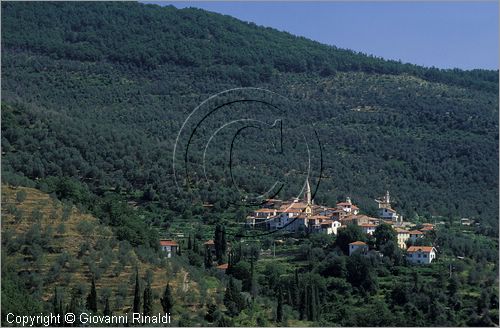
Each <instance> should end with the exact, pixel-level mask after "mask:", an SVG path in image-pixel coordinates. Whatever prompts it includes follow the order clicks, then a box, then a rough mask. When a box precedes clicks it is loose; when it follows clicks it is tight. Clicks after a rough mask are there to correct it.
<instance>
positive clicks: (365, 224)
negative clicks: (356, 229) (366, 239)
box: [359, 223, 376, 228]
mask: <svg viewBox="0 0 500 328" xmlns="http://www.w3.org/2000/svg"><path fill="white" fill-rule="evenodd" d="M359 226H360V227H363V228H375V227H376V225H375V224H371V223H364V224H360V225H359Z"/></svg>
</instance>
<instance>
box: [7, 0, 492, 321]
mask: <svg viewBox="0 0 500 328" xmlns="http://www.w3.org/2000/svg"><path fill="white" fill-rule="evenodd" d="M2 50H3V51H2V108H1V110H2V114H1V115H2V183H4V184H11V185H22V186H28V187H36V188H38V189H39V190H41V191H43V192H45V193H48V194H51V195H52V197H54V198H57V199H59V200H61V201H63V202H71V203H73V204H75V205H77V206H79V207H80V208H81V209H82V210H83V211H88V212H89V213H91V214H92V215H94V216H95V217H96V218H98V219H99V221H100V223H101V224H103V225H106V226H109V227H111V229H112V231H113V233H114V235H115V238H116V239H117V240H118V241H119V242H123V243H125V242H126V243H127V245H130V246H131V247H134V248H135V249H140V251H141V252H143V253H144V252H146V253H147V254H148V256H144V258H149V260H151V258H154V256H155V255H154V254H157V252H158V249H157V247H158V246H157V245H158V238H159V237H172V236H174V233H184V234H185V235H188V234H193V235H195V234H196V235H197V236H196V240H197V241H198V242H199V243H201V242H202V241H203V240H206V239H209V238H213V235H214V229H215V224H216V223H218V224H226V225H227V226H228V232H230V231H232V230H234V229H238V228H239V226H234V225H232V224H233V223H234V222H235V221H239V220H242V219H243V218H244V217H245V216H246V214H247V212H248V210H249V209H248V208H247V207H244V206H238V205H237V204H238V201H239V198H238V197H239V196H238V194H236V193H234V190H233V188H232V187H231V184H230V181H229V179H228V178H227V175H226V174H227V172H225V171H224V169H222V168H216V169H215V170H212V171H211V172H210V173H209V180H210V181H211V182H216V181H217V182H219V181H221V183H218V184H217V185H216V187H214V185H213V184H212V185H211V184H204V183H200V184H196V186H195V188H194V190H190V191H187V190H181V191H179V190H178V189H177V188H176V185H175V183H174V178H173V171H172V153H173V147H174V143H175V140H176V137H177V133H178V132H179V130H180V128H181V126H182V124H183V122H184V120H185V119H186V117H187V116H188V115H189V113H190V112H191V111H192V110H193V109H194V108H195V107H196V106H197V105H199V104H200V103H201V102H202V101H203V100H205V99H206V98H207V97H209V96H210V95H213V94H216V93H218V92H220V91H223V90H226V89H230V88H235V87H260V88H265V89H267V90H271V91H273V92H276V93H278V94H280V95H283V96H284V97H286V98H287V99H288V100H289V101H288V103H287V106H289V107H287V111H288V112H287V115H288V116H289V117H292V118H293V121H294V124H295V125H300V124H301V123H302V122H308V123H310V124H311V126H314V129H315V131H316V132H317V135H318V137H319V140H320V141H321V144H322V150H323V151H322V160H323V179H322V181H321V185H320V188H319V189H318V192H317V194H316V197H315V201H316V202H317V203H320V204H325V205H329V206H333V205H335V203H336V202H337V201H339V200H341V199H345V197H346V196H350V197H351V198H352V199H353V200H354V201H355V202H356V203H357V204H358V205H360V207H361V208H362V209H363V210H364V211H365V213H366V214H373V213H374V211H375V205H376V204H375V202H374V201H373V199H374V198H376V197H378V196H380V195H382V194H383V193H384V192H385V190H387V189H390V190H391V194H392V195H394V198H395V208H396V209H397V210H398V212H400V213H402V214H403V216H404V217H405V218H407V219H409V220H412V221H415V222H424V221H427V222H429V221H430V222H434V221H436V220H444V221H446V222H447V227H446V228H445V229H443V230H442V232H440V233H442V235H440V238H439V243H442V245H441V246H442V249H443V251H444V253H445V254H446V256H449V257H450V258H452V257H456V256H466V257H467V258H468V260H467V262H466V263H465V264H460V265H459V266H461V269H460V270H458V271H459V272H458V273H457V274H455V275H450V276H447V274H448V271H447V263H445V262H443V263H441V264H440V265H439V267H437V268H434V269H433V270H432V269H418V270H417V269H412V268H409V267H407V266H405V265H403V264H402V263H399V262H398V260H397V256H396V255H394V256H392V257H391V259H390V263H385V262H384V261H380V260H377V259H372V260H370V261H371V262H370V263H365V262H366V260H365V259H356V258H353V259H350V258H348V259H346V257H345V256H342V254H341V252H339V248H338V246H339V245H336V244H335V242H336V241H335V240H318V241H311V242H308V241H307V242H305V243H306V244H307V245H308V246H307V247H308V248H307V249H309V251H308V252H305V253H303V251H302V249H303V247H302V246H300V247H299V246H297V245H295V246H290V249H291V250H288V251H287V248H286V247H285V248H284V250H283V252H284V254H292V255H290V256H291V257H292V261H291V263H292V264H289V263H288V262H283V263H281V262H280V263H281V264H282V266H281V264H280V265H275V263H274V262H272V261H271V260H269V259H267V261H269V262H270V263H267V262H266V261H261V260H259V261H257V263H256V264H255V267H256V268H255V270H256V272H257V273H256V274H255V276H254V278H252V279H255V280H258V279H259V277H260V281H258V282H257V283H256V284H254V285H255V286H256V285H259V286H260V287H259V288H257V289H258V290H259V291H260V292H259V296H258V297H259V298H258V299H259V302H256V303H252V304H253V305H249V304H248V302H242V301H241V299H240V297H239V296H238V295H239V294H238V293H240V291H241V289H243V293H249V294H252V289H251V286H252V284H251V283H250V282H249V281H248V279H249V274H250V271H252V270H251V268H253V265H254V263H253V261H254V260H255V259H254V257H251V256H245V255H239V257H238V258H239V261H236V260H235V261H234V263H233V264H234V267H236V266H237V265H238V262H240V263H241V264H239V267H238V268H240V269H241V270H239V271H238V270H235V271H233V273H232V274H231V276H233V277H234V278H235V281H230V280H227V277H223V278H221V280H222V281H224V282H225V283H227V284H228V286H230V288H229V287H228V290H233V291H234V293H232V294H231V293H230V292H228V293H229V294H230V295H229V296H228V300H226V302H225V303H227V304H225V307H226V309H227V310H228V311H229V312H228V313H226V314H224V315H223V316H221V313H219V312H220V310H218V309H214V308H213V306H214V305H213V304H207V307H209V308H210V306H212V308H211V314H210V315H209V314H208V313H207V316H208V318H209V319H210V320H208V319H207V321H204V323H205V324H212V323H214V324H215V323H218V324H220V325H231V324H238V325H245V324H252V325H265V324H269V322H267V320H271V319H270V318H271V317H273V316H274V314H273V315H271V314H269V313H268V314H267V316H266V315H263V316H262V317H260V316H259V315H257V316H256V317H252V318H247V317H245V318H246V319H245V318H243V317H244V316H245V315H248V316H251V314H250V313H251V312H252V310H251V308H252V306H253V307H255V308H253V310H255V311H254V312H255V313H264V312H259V311H260V310H262V308H265V305H266V304H267V305H269V307H271V308H274V306H275V304H277V303H280V304H281V305H280V308H281V310H280V311H277V312H281V314H280V315H279V317H280V320H279V321H278V322H279V323H283V324H284V323H285V322H288V323H289V324H292V323H294V321H293V320H306V321H310V322H314V323H317V324H321V325H334V324H342V325H426V324H427V325H429V324H433V325H464V324H469V325H473V324H487V325H490V324H491V322H492V321H491V320H493V321H496V322H498V312H496V314H495V313H493V314H491V313H490V314H488V311H487V310H486V312H485V309H489V308H494V307H495V306H498V294H495V291H493V292H492V291H491V290H488V289H489V287H491V286H493V285H494V284H497V283H498V281H497V280H495V278H493V277H491V276H489V275H488V273H486V272H485V271H486V270H484V268H489V269H490V271H491V272H494V273H497V272H498V260H497V257H498V256H497V255H498V251H496V249H497V248H498V242H497V238H498V219H499V218H498V197H499V194H498V168H499V165H498V127H499V126H498V93H497V92H498V71H488V70H472V71H462V70H442V69H436V68H424V67H420V66H416V65H412V64H404V63H400V62H396V61H388V60H384V59H381V58H375V57H373V56H368V55H365V54H361V53H356V52H353V51H350V50H344V49H338V48H336V47H332V46H326V45H322V44H319V43H317V42H314V41H311V40H307V39H305V38H301V37H296V36H293V35H290V34H288V33H284V32H278V31H276V30H274V29H271V28H264V27H259V26H256V25H255V24H252V23H244V22H241V21H239V20H237V19H234V18H232V17H229V16H222V15H219V14H215V13H209V12H206V11H203V10H198V9H182V10H178V9H175V8H174V7H172V6H167V7H159V6H156V5H144V4H139V3H133V2H125V3H111V2H104V3H94V2H81V3H69V2H57V3H56V2H34V3H28V2H17V3H14V2H4V3H2ZM245 109H246V108H243V110H242V111H244V110H245ZM233 114H234V113H233ZM252 115H253V116H252V118H255V119H264V120H265V121H266V122H268V123H269V122H271V123H272V122H273V120H274V119H275V118H276V117H267V116H266V115H267V114H266V112H265V111H264V110H263V109H262V110H261V109H257V110H255V111H254V112H253V113H252ZM233 118H234V117H233V116H231V115H230V114H228V112H220V113H218V115H216V116H215V117H214V118H213V120H212V121H211V122H209V123H210V124H211V125H210V126H211V127H215V126H218V122H221V121H222V122H224V121H228V120H230V119H233ZM264 136H267V137H269V135H268V134H266V132H264ZM221 150H222V144H219V143H217V144H216V146H215V148H214V152H213V153H210V154H209V155H208V156H209V159H210V160H211V161H212V162H214V163H218V162H217V160H218V153H217V151H221ZM239 150H240V152H239V153H238V155H239V158H238V167H237V174H238V177H237V179H238V183H239V186H240V187H241V188H242V189H245V190H246V191H249V192H250V191H255V190H258V191H262V190H266V189H267V188H269V185H270V183H269V181H274V180H275V178H276V176H277V175H279V173H280V172H282V171H279V172H278V169H277V168H275V166H276V165H275V163H276V160H277V158H278V157H276V156H274V155H272V154H271V155H269V153H267V152H266V154H267V155H269V156H257V158H256V156H255V154H258V153H259V152H262V145H261V143H259V140H258V139H257V135H251V134H250V135H249V139H248V143H247V144H245V147H243V148H242V149H239ZM304 151H305V150H304V149H300V148H299V149H298V151H297V152H298V155H297V156H296V157H293V156H292V157H290V158H289V159H288V160H287V161H282V162H280V165H279V169H281V170H283V171H284V172H288V173H289V172H295V171H297V170H299V171H300V169H301V168H302V167H301V166H300V164H301V163H297V161H299V160H300V159H301V158H302V157H301V156H300V154H301V153H302V154H303V153H304ZM196 155H200V153H198V154H196ZM317 156H318V154H317V153H316V154H313V157H314V159H315V160H317V159H318V158H317ZM256 163H259V164H262V166H258V165H256ZM255 167H257V169H255ZM280 196H282V197H289V196H291V194H287V193H284V194H282V195H280ZM204 204H205V205H206V204H209V205H213V206H210V207H207V206H203V205H204ZM462 217H468V218H472V219H474V220H476V221H477V222H479V223H480V224H479V225H477V226H474V227H472V228H470V229H469V230H468V233H467V234H465V235H462V234H461V232H460V229H459V228H457V227H456V226H454V222H456V220H457V219H459V218H462ZM454 234H455V235H454ZM450 236H455V237H450ZM193 238H194V237H193ZM232 242H234V243H236V242H237V240H232ZM265 242H266V241H265V240H260V241H259V243H263V244H264V243H265ZM304 247H305V246H304ZM264 248H265V247H264ZM287 252H290V253H287ZM2 256H3V254H2ZM203 256H204V255H203V252H202V251H201V250H200V249H196V250H194V249H192V247H191V248H190V250H189V251H187V252H185V253H184V255H182V257H183V258H185V259H186V263H182V265H185V267H186V268H190V270H191V269H192V270H195V271H196V270H198V269H196V268H199V267H203ZM284 258H287V257H286V256H285V257H284ZM149 260H148V261H149ZM294 261H296V262H297V265H295V264H293V263H294ZM346 261H347V262H346ZM356 261H358V262H360V263H356ZM361 262H362V263H361ZM481 264H483V265H481ZM474 266H478V269H475V270H476V271H473V270H472V268H473V267H474ZM193 268H195V269H193ZM357 268H362V269H363V270H365V271H363V272H364V277H365V278H366V277H368V278H370V277H373V279H371V280H370V279H368V280H366V279H365V278H363V279H361V280H359V279H358V278H356V277H353V276H352V275H353V274H354V273H355V272H356V271H357ZM5 270H6V271H5V272H6V276H7V277H9V279H10V280H9V281H12V285H9V286H8V287H12V288H13V289H15V288H18V289H19V290H23V289H22V288H21V287H20V286H22V285H23V284H28V283H27V282H26V281H22V278H19V277H16V276H15V275H13V272H15V271H16V268H6V269H5ZM211 270H214V269H213V268H212V269H211ZM3 272H4V267H2V273H3ZM349 272H350V273H349ZM471 272H473V273H471ZM229 273H231V272H229ZM214 275H216V274H214ZM294 275H301V277H300V278H298V277H295V276H294ZM302 275H303V276H302ZM420 275H422V276H424V277H425V278H424V281H426V282H427V283H429V284H431V285H432V286H435V288H434V289H432V288H430V287H429V286H430V285H422V283H421V280H419V277H420ZM471 275H473V278H470V276H471ZM403 276H404V277H406V278H404V277H403ZM263 277H275V279H269V280H266V279H265V278H263ZM410 277H413V278H411V279H413V280H411V279H410ZM286 279H289V280H292V281H295V282H296V283H295V285H294V286H295V287H294V288H295V289H294V291H289V290H287V288H288V287H287V286H286V285H287V284H286V283H284V281H288V280H286ZM297 279H298V280H299V281H300V283H299V282H297ZM391 279H393V280H394V281H396V282H397V286H399V287H401V288H399V287H398V292H396V291H394V290H395V289H393V288H392V287H393V286H392V285H391V283H390V280H391ZM226 280H227V281H226ZM457 281H458V282H457ZM449 285H451V287H446V286H449ZM453 286H455V287H453ZM457 286H462V287H463V291H462V292H461V293H459V294H457V292H456V290H457V289H459V288H460V287H457ZM465 286H467V287H465ZM438 287H439V288H438ZM2 288H3V287H2ZM443 288H444V289H443ZM446 288H448V289H446ZM430 289H432V290H430ZM445 289H446V290H445ZM237 290H240V291H237ZM400 290H401V292H400ZM482 290H483V291H484V290H486V292H487V293H488V295H486V296H485V295H481V291H482ZM277 291H281V292H280V293H278V292H277ZM2 292H3V289H2ZM29 292H30V291H29V290H27V291H25V293H29ZM497 292H498V291H496V293H497ZM293 293H295V294H293ZM234 295H236V296H234ZM245 295H246V294H245ZM339 295H345V296H339ZM349 295H350V296H352V297H351V298H349V302H348V304H346V305H345V306H343V307H339V306H338V305H339V304H340V303H341V301H342V300H343V299H344V297H347V296H349ZM483 296H484V297H483ZM34 297H35V298H36V297H38V296H34ZM255 297H257V296H255ZM255 297H254V298H255ZM300 297H304V302H305V299H307V298H309V300H308V301H307V302H306V303H304V302H302V301H300V300H298V301H297V298H299V299H300ZM311 297H312V298H311ZM486 298H487V299H488V301H485V303H484V304H483V303H481V304H476V302H479V301H478V299H486ZM410 300H411V301H410ZM430 300H432V302H434V303H436V304H434V303H432V304H433V305H432V306H430ZM320 301H321V302H320ZM365 301H366V303H365ZM216 303H217V304H218V305H220V304H222V303H224V302H223V300H222V299H221V300H218V302H216ZM319 303H321V304H319ZM214 304H215V303H214ZM258 304H260V305H258ZM300 304H308V306H309V307H310V308H308V309H305V308H300ZM398 304H406V305H404V306H403V305H401V306H400V305H398ZM324 307H330V308H335V311H336V312H335V311H333V310H332V311H333V312H329V313H326V312H325V311H319V310H317V309H319V308H324ZM26 308H27V309H28V308H33V309H38V308H37V307H36V306H32V305H31V304H27V305H26ZM243 308H245V309H246V310H245V311H246V312H245V311H243V312H244V315H243V317H241V316H240V317H238V318H235V317H236V313H239V312H240V310H242V309H243ZM259 309H260V310H259ZM436 309H439V311H437V310H436ZM464 309H466V310H464ZM472 309H473V310H472ZM179 311H180V310H179ZM203 311H205V310H203ZM273 311H274V310H273ZM370 311H371V312H370ZM436 311H437V312H436ZM471 311H472V312H471ZM209 312H210V311H209ZM213 312H218V314H217V315H215V314H214V313H213ZM273 313H274V312H273ZM373 313H378V314H380V315H377V316H375V315H373ZM405 313H413V317H416V318H418V320H417V319H415V320H414V321H409V320H410V319H409V318H408V317H407V316H405V315H404V314H405ZM443 313H444V314H443ZM382 314H383V315H382ZM441 314H443V315H444V316H445V317H443V316H440V315H441ZM495 315H496V318H495ZM276 316H277V314H276ZM215 317H217V318H215ZM3 318H4V317H3V314H2V319H3ZM247 319H248V320H249V321H247V322H245V321H244V320H247ZM275 319H278V318H275ZM191 320H194V321H189V320H188V319H186V320H185V323H186V322H187V323H197V322H199V321H197V319H193V318H192V319H191ZM200 320H205V319H200ZM232 320H236V321H232ZM252 320H253V321H252ZM256 320H257V321H256ZM287 320H288V321H287ZM366 320H368V321H366ZM369 320H374V321H373V322H372V321H369ZM377 320H378V321H377ZM481 320H482V321H481ZM301 322H302V323H303V322H304V321H301Z"/></svg>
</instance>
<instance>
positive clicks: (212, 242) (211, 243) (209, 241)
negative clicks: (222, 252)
mask: <svg viewBox="0 0 500 328" xmlns="http://www.w3.org/2000/svg"><path fill="white" fill-rule="evenodd" d="M203 245H215V243H214V241H213V240H212V239H210V240H207V241H206V242H204V243H203Z"/></svg>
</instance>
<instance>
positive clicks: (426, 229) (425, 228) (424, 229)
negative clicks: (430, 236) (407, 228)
mask: <svg viewBox="0 0 500 328" xmlns="http://www.w3.org/2000/svg"><path fill="white" fill-rule="evenodd" d="M431 230H434V227H429V226H427V227H423V228H422V229H420V231H422V232H424V231H431Z"/></svg>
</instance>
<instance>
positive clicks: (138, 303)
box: [133, 268, 141, 313]
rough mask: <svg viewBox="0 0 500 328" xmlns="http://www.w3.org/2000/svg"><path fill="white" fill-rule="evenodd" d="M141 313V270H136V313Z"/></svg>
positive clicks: (134, 310) (134, 309)
mask: <svg viewBox="0 0 500 328" xmlns="http://www.w3.org/2000/svg"><path fill="white" fill-rule="evenodd" d="M140 311H141V287H140V285H139V269H138V268H136V269H135V290H134V308H133V312H134V313H139V312H140Z"/></svg>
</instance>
